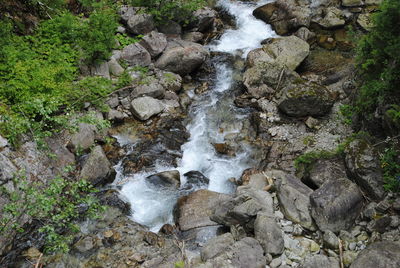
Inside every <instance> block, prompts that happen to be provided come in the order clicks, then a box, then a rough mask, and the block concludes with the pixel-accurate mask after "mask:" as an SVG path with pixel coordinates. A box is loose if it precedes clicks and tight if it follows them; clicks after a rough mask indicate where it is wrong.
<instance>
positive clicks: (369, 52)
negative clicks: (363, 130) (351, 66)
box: [355, 0, 400, 120]
mask: <svg viewBox="0 0 400 268" xmlns="http://www.w3.org/2000/svg"><path fill="white" fill-rule="evenodd" d="M399 18H400V1H398V0H384V1H383V3H382V5H381V6H380V12H378V13H376V15H375V16H373V22H374V26H373V28H372V29H371V31H370V32H369V33H368V34H366V35H364V36H363V38H362V39H361V41H360V43H359V44H358V49H357V60H358V67H359V70H360V73H361V81H362V86H361V88H360V90H359V93H358V98H357V101H356V106H355V110H356V112H357V113H358V114H359V115H360V116H361V117H362V118H366V119H367V120H368V119H369V117H372V116H373V114H374V112H375V110H376V109H377V108H378V107H383V106H384V105H387V104H400V91H399V89H398V85H399V84H400V53H399V51H400V20H399Z"/></svg>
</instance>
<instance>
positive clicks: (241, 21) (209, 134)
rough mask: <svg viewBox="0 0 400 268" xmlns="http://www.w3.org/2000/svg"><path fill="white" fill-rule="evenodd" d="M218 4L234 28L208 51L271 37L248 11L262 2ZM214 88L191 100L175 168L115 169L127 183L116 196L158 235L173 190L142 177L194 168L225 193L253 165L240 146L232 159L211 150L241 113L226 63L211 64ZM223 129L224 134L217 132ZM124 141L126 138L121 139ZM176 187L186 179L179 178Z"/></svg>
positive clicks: (236, 126)
mask: <svg viewBox="0 0 400 268" xmlns="http://www.w3.org/2000/svg"><path fill="white" fill-rule="evenodd" d="M268 2H271V1H270V0H268V1H259V2H258V3H256V4H255V3H250V2H246V3H244V2H239V1H229V0H220V1H219V2H218V4H219V5H220V6H221V7H222V8H223V9H225V10H226V11H227V12H229V13H230V14H231V15H232V16H233V17H234V18H235V20H236V25H237V29H231V30H227V31H226V32H225V33H224V34H223V35H222V36H221V38H220V39H219V40H215V41H213V42H212V43H211V44H210V45H209V46H208V48H209V49H210V50H211V51H215V52H225V53H229V54H233V55H236V54H239V55H241V56H242V57H246V55H247V53H248V52H249V51H251V50H253V49H255V48H258V47H261V44H260V42H261V41H262V40H264V39H266V38H268V37H273V36H275V33H274V32H273V31H272V30H271V28H270V26H269V25H267V24H265V23H264V22H262V21H260V20H257V19H256V18H254V17H253V16H252V12H253V10H254V9H255V8H256V7H257V6H260V5H262V4H265V3H268ZM215 69H216V75H215V81H214V86H213V88H212V89H211V90H210V92H208V93H207V94H205V95H202V96H194V102H193V104H192V106H191V111H190V116H191V118H192V120H191V122H190V123H189V124H188V125H187V130H188V132H189V133H190V138H189V140H188V142H187V143H185V144H184V145H183V146H182V151H183V155H182V158H181V160H180V161H179V166H178V168H174V167H163V166H159V167H156V168H155V169H154V171H153V172H147V173H145V172H142V173H138V174H135V175H134V176H132V177H129V178H127V177H124V176H123V173H122V172H121V170H120V169H121V165H117V166H116V169H118V170H117V178H116V182H121V181H124V182H126V181H128V182H127V183H125V184H124V185H123V187H122V190H121V191H120V193H121V194H122V195H123V196H124V197H125V198H126V199H127V200H128V201H129V202H130V203H131V205H132V209H133V215H132V219H133V220H134V221H136V222H138V223H140V224H143V225H146V226H148V227H149V228H150V230H151V231H153V232H157V231H158V230H159V229H160V228H161V226H162V225H163V224H166V223H173V217H172V210H173V207H174V205H175V203H176V200H177V198H178V195H179V193H178V191H172V190H170V191H160V190H159V189H153V188H150V187H149V186H148V185H147V184H146V182H145V180H146V177H147V176H149V175H152V174H154V173H157V172H162V171H165V170H171V169H177V170H179V172H180V174H184V173H186V172H188V171H192V170H196V171H200V172H201V173H203V174H204V175H205V176H206V177H207V178H209V179H210V183H209V187H208V189H209V190H212V191H216V192H222V193H230V192H232V191H233V190H234V187H233V185H232V183H231V182H230V181H229V179H230V178H239V177H240V176H241V174H242V172H243V170H244V169H246V168H248V167H250V166H251V164H252V160H251V159H250V148H246V146H245V145H242V146H241V147H242V148H241V150H240V151H239V152H237V154H236V156H235V157H225V156H221V155H219V154H217V153H216V152H215V149H214V146H213V145H212V144H213V143H223V142H224V139H225V137H226V136H227V135H229V134H232V133H239V132H240V130H241V127H242V123H241V121H242V120H243V118H244V117H246V115H243V114H241V113H238V112H237V109H236V108H235V107H234V105H233V103H232V99H228V100H227V99H226V98H229V91H230V89H231V87H232V83H233V79H232V76H233V70H232V67H231V66H229V65H228V63H221V62H219V63H216V64H215ZM222 128H223V131H220V130H221V129H222ZM122 141H123V142H124V143H126V140H125V139H122ZM181 184H182V185H184V184H185V178H184V177H183V176H181Z"/></svg>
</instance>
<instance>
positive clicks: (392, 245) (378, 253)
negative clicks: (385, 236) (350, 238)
mask: <svg viewBox="0 0 400 268" xmlns="http://www.w3.org/2000/svg"><path fill="white" fill-rule="evenodd" d="M399 256H400V244H399V243H398V242H397V243H396V242H391V241H382V242H375V243H373V244H371V245H369V246H368V247H367V248H366V249H365V250H363V251H361V253H360V254H359V255H358V256H357V258H356V259H355V261H354V262H353V263H352V264H351V266H350V268H377V267H385V268H397V267H400V258H399Z"/></svg>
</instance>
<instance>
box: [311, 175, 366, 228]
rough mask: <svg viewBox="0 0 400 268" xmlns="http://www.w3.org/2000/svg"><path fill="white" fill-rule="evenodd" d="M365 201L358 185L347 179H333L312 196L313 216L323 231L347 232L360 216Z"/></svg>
mask: <svg viewBox="0 0 400 268" xmlns="http://www.w3.org/2000/svg"><path fill="white" fill-rule="evenodd" d="M363 201H364V198H363V196H362V194H361V192H360V191H359V189H358V187H357V185H356V184H354V183H352V182H351V181H350V180H348V179H345V178H337V179H331V180H329V181H327V182H325V183H324V184H323V185H322V186H321V187H320V188H319V189H318V190H316V191H315V192H314V193H312V194H311V196H310V202H311V214H312V216H313V218H314V220H315V222H316V223H317V225H318V227H319V229H321V230H322V231H326V230H331V231H333V232H338V231H340V230H347V229H348V228H350V227H351V226H352V225H353V224H354V221H355V219H356V218H357V217H358V216H359V214H360V212H361V209H362V206H363Z"/></svg>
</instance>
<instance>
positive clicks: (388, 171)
mask: <svg viewBox="0 0 400 268" xmlns="http://www.w3.org/2000/svg"><path fill="white" fill-rule="evenodd" d="M399 155H400V150H399V147H398V145H396V144H395V143H391V144H389V146H387V147H386V148H385V150H384V151H383V153H382V154H381V158H380V160H381V167H382V170H383V179H384V182H385V184H384V185H383V186H384V188H385V190H387V191H392V192H399V191H400V158H399Z"/></svg>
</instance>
